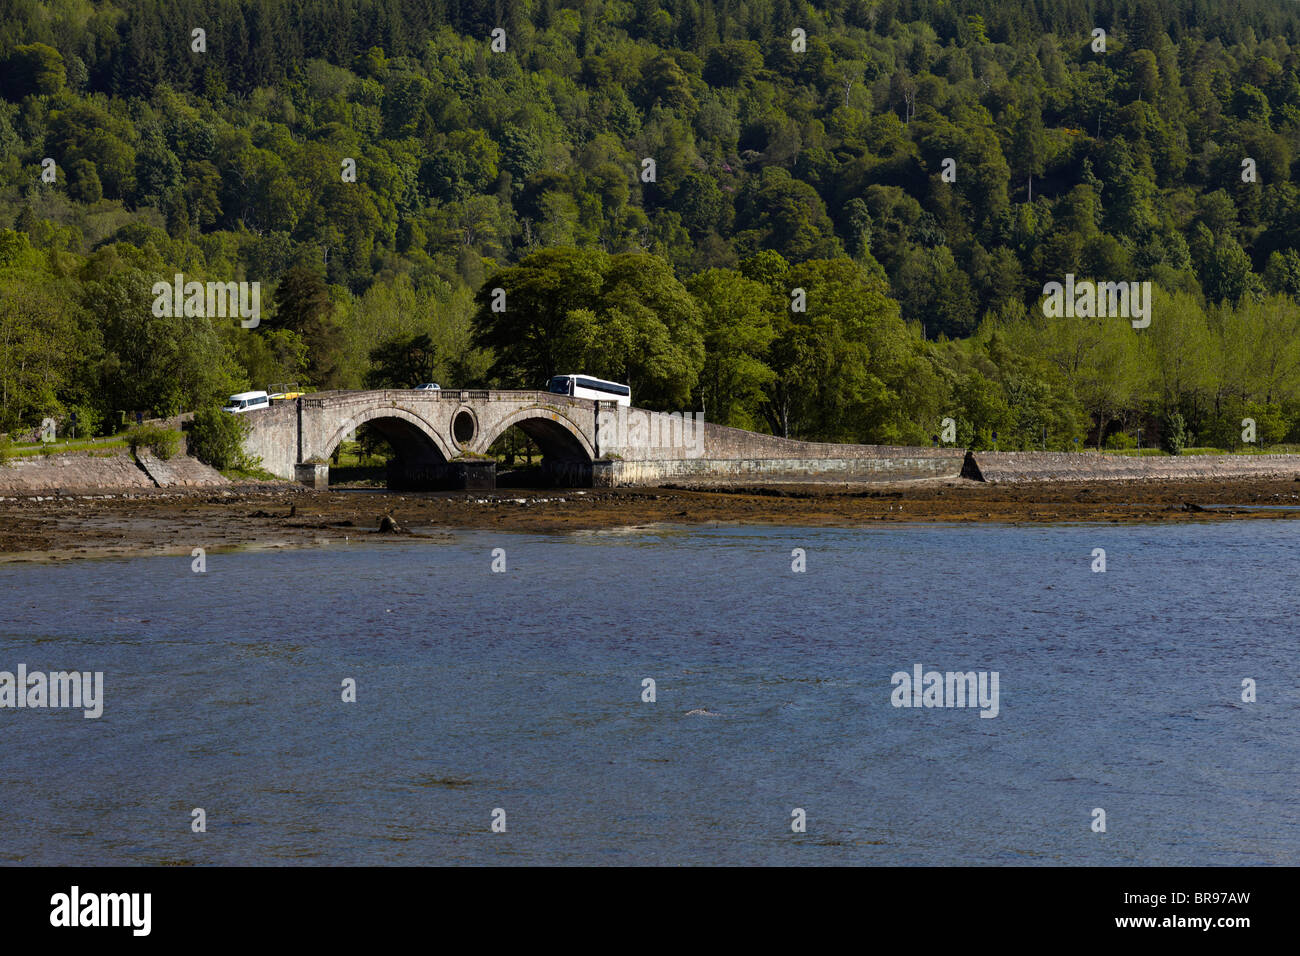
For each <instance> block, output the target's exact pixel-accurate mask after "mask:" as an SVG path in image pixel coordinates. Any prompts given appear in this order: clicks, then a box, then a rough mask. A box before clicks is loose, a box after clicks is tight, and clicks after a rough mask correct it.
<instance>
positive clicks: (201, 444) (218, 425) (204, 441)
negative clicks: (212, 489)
mask: <svg viewBox="0 0 1300 956" xmlns="http://www.w3.org/2000/svg"><path fill="white" fill-rule="evenodd" d="M247 434H248V423H247V422H246V421H244V420H243V419H242V418H240V417H239V416H238V415H232V414H230V413H229V412H223V411H222V410H221V409H219V408H216V407H215V406H214V407H212V408H205V409H203V410H202V411H200V412H197V413H196V414H195V415H194V421H193V423H192V424H191V425H190V452H191V453H192V454H193V455H194V457H195V458H197V459H198V460H199V461H201V462H203V463H204V464H205V465H211V466H212V467H213V468H216V469H217V470H221V469H224V468H240V467H242V466H244V465H246V464H248V461H247V458H246V456H245V455H244V438H245V436H246V435H247Z"/></svg>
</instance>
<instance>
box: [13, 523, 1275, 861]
mask: <svg viewBox="0 0 1300 956" xmlns="http://www.w3.org/2000/svg"><path fill="white" fill-rule="evenodd" d="M1296 534H1297V526H1296V525H1295V524H1294V523H1293V522H1287V521H1282V520H1278V521H1270V520H1267V519H1259V520H1255V521H1251V522H1249V523H1245V522H1241V523H1231V522H1225V523H1222V524H1201V525H1196V526H1182V527H1179V526H1171V527H1159V526H1122V527H1121V526H1111V525H1106V526H1089V525H1076V526H1056V527H1042V526H1035V527H1009V526H998V525H984V526H948V525H915V526H891V527H887V528H878V529H867V530H858V529H855V530H842V529H798V528H795V529H789V528H779V529H774V528H740V529H737V528H726V529H711V530H692V531H684V530H683V531H677V530H671V531H658V532H654V533H645V532H637V533H602V534H587V535H571V536H523V535H505V534H497V533H490V532H482V533H470V534H457V535H454V536H451V537H447V538H443V539H439V540H438V541H432V540H425V541H410V540H406V541H402V542H400V543H392V542H386V543H372V544H364V545H360V544H353V545H351V546H346V547H345V546H342V545H341V543H340V544H339V545H338V546H335V545H330V546H329V547H326V548H322V549H318V550H311V551H293V552H255V551H250V552H242V553H235V554H212V555H209V556H208V565H207V573H206V574H195V573H193V572H192V571H191V569H190V559H189V558H188V557H185V558H181V557H166V558H140V559H133V560H123V561H93V562H81V563H76V564H68V565H61V566H15V565H10V566H7V567H3V568H0V588H3V594H4V603H3V606H4V618H3V621H0V670H9V671H13V670H14V669H16V667H17V665H18V663H20V662H21V663H25V664H26V665H27V667H28V669H29V670H62V669H83V670H102V671H103V672H104V675H105V676H104V680H105V704H104V715H103V717H101V718H100V719H98V720H87V719H84V718H83V717H82V716H81V713H80V712H79V711H77V712H70V711H66V710H61V711H56V710H45V711H38V710H12V709H6V710H0V727H2V728H3V730H2V731H0V733H2V734H3V736H2V738H0V739H2V740H3V747H2V748H0V862H4V863H17V862H22V863H41V864H69V863H78V864H85V863H95V864H109V863H114V864H118V863H126V864H130V863H140V864H154V863H164V862H172V863H176V862H188V863H197V864H248V863H252V864H277V863H315V864H363V863H380V864H383V863H393V864H424V863H485V864H487V863H495V864H510V863H562V864H564V863H620V864H702V863H725V864H765V863H779V864H1003V863H1011V864H1042V865H1059V864H1295V863H1297V862H1300V797H1298V796H1297V790H1296V768H1297V766H1300V682H1297V680H1296V664H1295V648H1296V644H1297V642H1296V637H1295V617H1294V612H1295V600H1294V595H1295V593H1296V586H1297V580H1296V579H1297V574H1296V570H1297V566H1296V562H1295V560H1294V558H1293V553H1294V546H1295V538H1296ZM498 547H502V548H505V550H506V561H507V568H508V570H507V572H506V573H504V574H497V573H492V571H491V564H492V553H491V552H492V550H493V549H494V548H498ZM1098 547H1101V548H1105V549H1106V556H1107V565H1108V568H1107V571H1106V573H1104V574H1099V573H1093V572H1092V571H1091V570H1090V566H1091V564H1092V561H1093V558H1092V550H1093V549H1094V548H1098ZM793 548H803V549H805V550H806V553H807V572H806V573H803V574H796V573H792V572H791V561H792V558H791V550H792V549H793ZM917 663H920V664H922V665H924V667H925V668H926V669H927V670H928V669H932V668H933V669H937V670H941V671H944V670H962V671H965V670H977V671H978V670H989V671H997V672H999V675H1000V712H999V714H998V716H997V717H996V718H993V719H987V718H981V717H980V716H979V711H978V710H976V709H937V708H935V709H924V708H918V709H904V708H895V707H893V706H891V704H890V697H891V691H892V690H893V688H892V686H891V683H890V677H891V675H892V674H893V673H894V672H896V671H910V670H911V669H912V666H913V665H914V664H917ZM349 677H351V678H354V679H355V680H356V681H357V687H358V691H357V696H358V701H357V703H355V704H348V703H343V702H342V700H341V690H340V687H341V682H342V681H343V680H344V678H349ZM644 678H653V679H654V680H655V681H656V684H657V701H656V702H654V703H644V702H642V701H641V693H642V681H643V679H644ZM1244 678H1253V679H1255V680H1256V681H1258V695H1259V700H1258V702H1256V703H1243V702H1242V701H1241V694H1242V689H1241V685H1242V680H1243V679H1244ZM696 709H705V710H707V711H709V712H710V713H712V714H716V715H718V716H707V715H701V714H694V715H691V714H689V713H688V712H690V711H692V710H696ZM196 807H201V808H203V809H204V811H205V812H206V817H207V832H206V833H197V834H196V833H192V832H191V829H190V823H191V811H192V810H193V809H194V808H196ZM1097 807H1100V808H1103V809H1104V810H1105V811H1106V815H1107V818H1106V822H1107V832H1105V833H1094V832H1092V830H1091V829H1090V824H1091V822H1092V819H1093V818H1092V811H1093V809H1094V808H1097ZM496 808H501V809H504V810H505V812H506V832H505V833H493V832H492V830H491V823H492V814H493V811H494V809H496ZM795 808H802V809H804V810H805V811H806V814H807V832H806V833H802V834H799V833H793V832H792V831H791V827H790V824H791V820H792V817H791V812H792V810H794V809H795Z"/></svg>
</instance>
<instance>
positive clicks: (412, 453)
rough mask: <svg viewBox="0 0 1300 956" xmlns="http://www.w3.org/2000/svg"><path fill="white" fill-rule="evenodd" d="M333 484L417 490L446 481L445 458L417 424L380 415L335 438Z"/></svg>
mask: <svg viewBox="0 0 1300 956" xmlns="http://www.w3.org/2000/svg"><path fill="white" fill-rule="evenodd" d="M329 464H330V487H331V488H333V487H341V488H390V489H401V490H416V489H419V488H424V487H435V486H437V485H438V484H439V483H441V482H443V481H444V480H445V479H446V465H447V457H446V456H445V455H444V454H443V452H442V450H441V449H440V448H439V447H438V445H437V443H436V442H435V441H434V440H433V439H432V438H431V437H430V436H429V435H428V434H427V433H426V432H425V431H424V430H423V429H422V428H421V427H420V426H419V425H418V424H416V423H415V422H413V421H410V420H408V419H406V418H398V417H395V416H389V415H378V416H376V417H374V418H369V419H365V420H363V421H360V422H358V423H357V424H356V426H355V428H354V429H352V430H350V431H348V430H342V431H340V433H339V434H338V436H336V439H335V441H334V442H333V447H332V448H331V449H330V456H329Z"/></svg>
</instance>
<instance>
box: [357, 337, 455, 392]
mask: <svg viewBox="0 0 1300 956" xmlns="http://www.w3.org/2000/svg"><path fill="white" fill-rule="evenodd" d="M437 358H438V350H437V349H436V348H435V347H434V344H433V340H432V339H430V338H429V336H428V335H425V334H420V335H412V336H407V337H404V338H395V339H390V340H389V341H387V342H385V343H384V344H383V345H381V346H379V347H378V348H377V349H373V350H372V351H371V352H370V371H368V372H367V373H366V388H414V387H415V386H417V385H421V384H423V383H425V382H431V381H433V367H434V364H435V363H436V362H437Z"/></svg>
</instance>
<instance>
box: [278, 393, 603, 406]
mask: <svg viewBox="0 0 1300 956" xmlns="http://www.w3.org/2000/svg"><path fill="white" fill-rule="evenodd" d="M412 400H416V401H423V402H443V401H450V402H486V401H511V402H528V401H533V402H548V403H552V404H578V405H588V404H590V400H589V399H574V398H571V397H570V396H568V395H557V394H555V393H554V392H547V391H544V390H542V389H505V388H492V389H486V388H470V389H465V388H444V389H428V390H417V389H406V388H384V389H367V390H361V391H350V390H342V389H340V390H334V391H328V392H312V393H310V394H308V395H304V396H303V397H302V399H301V401H302V404H303V408H326V407H334V408H337V407H338V406H340V405H371V404H379V403H386V402H395V401H412Z"/></svg>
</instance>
